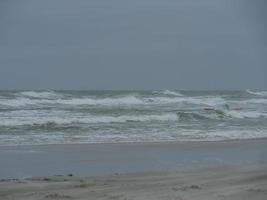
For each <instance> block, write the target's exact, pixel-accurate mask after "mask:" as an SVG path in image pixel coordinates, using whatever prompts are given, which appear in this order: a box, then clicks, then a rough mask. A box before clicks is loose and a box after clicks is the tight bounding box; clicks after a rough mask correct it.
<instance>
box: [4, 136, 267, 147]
mask: <svg viewBox="0 0 267 200" xmlns="http://www.w3.org/2000/svg"><path fill="white" fill-rule="evenodd" d="M264 140H266V141H267V138H266V137H262V138H246V139H222V140H185V141H176V140H162V141H144V142H143V141H142V142H141V141H136V142H135V141H129V142H128V141H122V142H92V143H90V142H88V143H86V142H85V143H64V144H63V143H44V144H10V145H0V148H5V147H36V146H55V145H56V146H62V145H63V146H65V145H67V146H71V145H74V146H75V145H138V144H140V145H150V144H152V145H153V144H164V145H166V144H194V143H233V142H250V141H264Z"/></svg>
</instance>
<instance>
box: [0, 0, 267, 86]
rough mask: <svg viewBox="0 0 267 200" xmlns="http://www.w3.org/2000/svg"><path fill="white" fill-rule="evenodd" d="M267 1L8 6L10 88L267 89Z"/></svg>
mask: <svg viewBox="0 0 267 200" xmlns="http://www.w3.org/2000/svg"><path fill="white" fill-rule="evenodd" d="M266 9H267V1H265V0H253V1H251V0H201V1H199V0H90V1H88V0H45V1H44V0H23V1H21V0H1V1H0V89H23V90H25V89H29V90H33V89H36V90H37V89H39V90H40V89H82V90H83V89H90V90H101V89H106V90H113V89H122V90H128V89H129V90H147V89H177V90H243V89H255V90H267V23H266V21H267V20H266V19H267V14H266V12H265V10H266Z"/></svg>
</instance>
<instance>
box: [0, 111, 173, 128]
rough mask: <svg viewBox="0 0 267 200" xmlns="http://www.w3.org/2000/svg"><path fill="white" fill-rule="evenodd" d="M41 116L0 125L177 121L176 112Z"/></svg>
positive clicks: (6, 120)
mask: <svg viewBox="0 0 267 200" xmlns="http://www.w3.org/2000/svg"><path fill="white" fill-rule="evenodd" d="M67 116H68V117H64V116H42V115H40V116H39V117H38V115H37V116H35V115H31V116H27V115H25V116H21V117H17V118H15V119H14V118H13V119H10V118H4V119H2V120H1V121H0V126H42V127H46V126H57V125H68V124H94V123H127V122H146V121H177V120H178V118H177V115H176V114H162V115H134V116H131V115H122V116H93V115H86V116H83V117H82V116H71V115H67Z"/></svg>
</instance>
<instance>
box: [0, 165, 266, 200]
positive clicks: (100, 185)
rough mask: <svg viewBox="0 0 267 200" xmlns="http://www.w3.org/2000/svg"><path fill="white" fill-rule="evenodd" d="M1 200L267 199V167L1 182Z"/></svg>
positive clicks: (246, 166) (61, 177) (221, 166)
mask: <svg viewBox="0 0 267 200" xmlns="http://www.w3.org/2000/svg"><path fill="white" fill-rule="evenodd" d="M0 199H1V200H33V199H34V200H35V199H36V200H41V199H44V200H49V199H51V200H52V199H59V200H60V199H62V200H63V199H65V200H66V199H84V200H85V199H86V200H87V199H113V200H116V199H117V200H126V199H127V200H134V199H136V200H137V199H139V200H156V199H161V200H165V199H166V200H167V199H168V200H182V199H185V200H186V199H188V200H194V199H198V200H209V199H212V200H214V199H220V200H222V199H237V200H238V199H242V200H245V199H249V200H252V199H253V200H257V199H261V200H266V199H267V165H266V164H264V163H261V164H259V163H258V164H249V165H219V166H216V167H215V166H213V167H209V168H202V169H191V170H188V169H187V170H184V171H178V172H174V171H173V172H153V173H136V174H125V175H120V174H116V175H113V176H106V177H90V178H81V177H75V176H72V175H69V176H68V175H66V176H52V177H41V178H31V179H20V180H18V179H14V180H2V181H1V182H0Z"/></svg>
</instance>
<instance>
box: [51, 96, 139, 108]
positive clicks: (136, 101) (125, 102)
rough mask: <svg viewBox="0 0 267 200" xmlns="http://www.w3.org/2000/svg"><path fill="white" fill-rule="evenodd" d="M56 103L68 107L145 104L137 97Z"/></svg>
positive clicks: (78, 99) (73, 100)
mask: <svg viewBox="0 0 267 200" xmlns="http://www.w3.org/2000/svg"><path fill="white" fill-rule="evenodd" d="M56 103H60V104H68V105H105V106H109V105H110V106H114V105H117V106H118V105H136V104H143V103H144V102H143V101H142V99H139V98H137V97H135V96H125V97H120V98H118V97H117V98H116V97H115V98H103V99H93V98H73V99H59V100H57V101H56Z"/></svg>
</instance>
